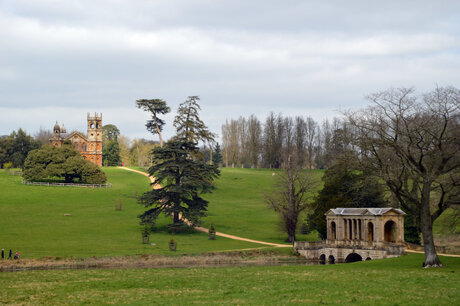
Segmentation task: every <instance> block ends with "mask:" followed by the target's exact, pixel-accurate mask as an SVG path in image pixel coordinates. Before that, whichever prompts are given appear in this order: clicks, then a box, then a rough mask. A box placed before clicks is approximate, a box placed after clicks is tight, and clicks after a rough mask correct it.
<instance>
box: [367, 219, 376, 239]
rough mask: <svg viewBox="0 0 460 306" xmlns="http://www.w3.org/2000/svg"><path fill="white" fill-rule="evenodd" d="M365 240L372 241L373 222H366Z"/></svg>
mask: <svg viewBox="0 0 460 306" xmlns="http://www.w3.org/2000/svg"><path fill="white" fill-rule="evenodd" d="M367 241H374V224H373V223H372V222H369V223H367Z"/></svg>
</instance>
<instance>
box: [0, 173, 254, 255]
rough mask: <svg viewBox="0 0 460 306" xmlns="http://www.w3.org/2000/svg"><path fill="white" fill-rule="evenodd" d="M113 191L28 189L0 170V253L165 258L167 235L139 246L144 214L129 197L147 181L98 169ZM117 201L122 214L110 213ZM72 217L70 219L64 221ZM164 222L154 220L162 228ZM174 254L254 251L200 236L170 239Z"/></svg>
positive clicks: (155, 236) (143, 188)
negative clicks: (175, 246) (174, 244)
mask: <svg viewBox="0 0 460 306" xmlns="http://www.w3.org/2000/svg"><path fill="white" fill-rule="evenodd" d="M103 170H104V171H105V172H106V174H107V176H108V180H109V182H111V183H112V184H113V187H112V188H107V189H88V188H72V187H43V186H30V185H23V184H22V183H21V177H19V176H11V175H8V173H7V172H6V171H4V170H0V248H5V250H7V251H8V250H9V249H12V250H13V251H19V252H20V253H21V255H22V256H24V257H43V256H53V257H54V256H62V257H69V256H74V257H89V256H112V255H128V254H133V255H134V254H145V253H158V254H170V253H171V252H169V251H168V250H167V248H168V241H169V239H170V234H168V233H167V232H165V231H162V232H158V233H155V234H153V235H151V237H150V242H151V243H156V244H157V245H156V246H151V245H143V244H142V243H141V234H140V230H141V228H140V226H139V219H138V218H137V215H138V214H140V213H141V212H142V210H143V207H141V206H140V205H139V204H137V202H136V200H135V198H134V196H135V195H136V194H141V193H142V192H145V191H147V190H149V188H150V187H149V181H148V179H147V178H146V177H143V176H142V175H139V174H137V173H134V172H129V171H126V170H122V169H117V168H104V169H103ZM118 199H121V200H122V203H123V204H122V206H123V209H122V211H116V210H115V204H116V202H117V200H118ZM64 214H71V216H64ZM168 222H169V220H168V218H165V217H163V218H161V219H160V220H159V222H158V223H159V227H160V228H162V227H163V228H164V227H165V225H166V224H167V223H168ZM174 238H175V239H176V240H177V241H178V251H177V253H178V254H183V253H201V252H206V251H218V250H229V249H240V248H249V247H259V246H260V245H255V244H251V243H246V242H239V241H234V240H230V239H224V238H219V239H217V240H215V241H210V240H208V239H207V235H206V234H203V233H197V232H195V233H189V234H180V235H175V237H174Z"/></svg>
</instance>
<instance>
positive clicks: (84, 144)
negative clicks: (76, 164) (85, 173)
mask: <svg viewBox="0 0 460 306" xmlns="http://www.w3.org/2000/svg"><path fill="white" fill-rule="evenodd" d="M81 150H82V151H83V152H86V143H83V144H82V145H81Z"/></svg>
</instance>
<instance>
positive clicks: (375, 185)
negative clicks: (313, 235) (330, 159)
mask: <svg viewBox="0 0 460 306" xmlns="http://www.w3.org/2000/svg"><path fill="white" fill-rule="evenodd" d="M351 164H353V162H352V157H351V156H349V155H344V156H342V158H341V159H340V160H338V161H337V162H336V163H335V164H334V165H333V166H332V167H330V168H329V169H327V170H326V171H325V173H324V176H323V182H324V187H323V189H322V190H321V191H320V192H319V194H318V196H317V197H316V199H315V201H314V203H313V210H312V213H311V214H310V215H309V216H308V218H307V221H308V225H309V229H310V230H317V231H318V232H319V234H320V236H321V238H322V239H325V238H326V236H327V229H326V218H325V217H324V214H325V213H326V212H327V211H328V210H329V209H331V208H337V207H344V208H348V207H385V206H387V205H386V202H385V199H384V192H383V187H382V185H381V184H380V183H379V181H378V179H377V178H376V177H375V176H373V175H372V174H370V173H366V172H362V171H357V170H355V169H353V168H352V167H351V166H350V165H351Z"/></svg>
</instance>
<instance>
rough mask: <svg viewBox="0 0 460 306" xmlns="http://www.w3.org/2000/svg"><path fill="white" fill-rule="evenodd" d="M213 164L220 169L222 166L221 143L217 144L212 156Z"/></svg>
mask: <svg viewBox="0 0 460 306" xmlns="http://www.w3.org/2000/svg"><path fill="white" fill-rule="evenodd" d="M212 163H213V164H214V165H216V166H217V167H219V166H220V165H221V164H222V151H221V149H220V145H219V143H217V144H216V147H215V148H214V152H213V154H212Z"/></svg>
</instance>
